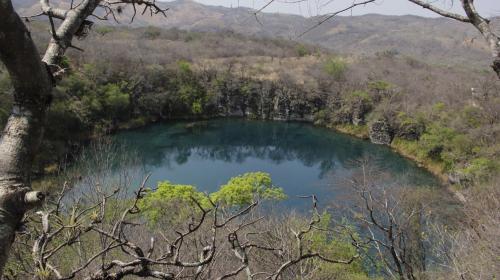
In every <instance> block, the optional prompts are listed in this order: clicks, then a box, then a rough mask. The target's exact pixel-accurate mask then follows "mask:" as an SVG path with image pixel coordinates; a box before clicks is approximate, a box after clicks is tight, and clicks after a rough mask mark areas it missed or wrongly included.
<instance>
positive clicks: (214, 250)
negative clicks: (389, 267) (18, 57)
mask: <svg viewBox="0 0 500 280" xmlns="http://www.w3.org/2000/svg"><path fill="white" fill-rule="evenodd" d="M147 179H148V177H146V178H145V179H144V180H143V181H142V183H141V185H140V187H139V188H138V189H137V191H136V192H135V195H134V197H133V199H132V200H131V201H130V200H129V201H128V202H123V200H120V203H121V204H126V206H124V207H119V206H117V205H116V201H117V200H116V199H117V198H118V195H119V193H121V192H122V191H123V189H122V188H116V189H110V188H109V187H108V188H103V187H102V186H99V185H98V184H96V185H93V186H92V195H94V196H95V198H96V199H95V201H94V202H92V203H89V202H87V203H85V202H84V200H83V199H81V198H75V200H71V199H68V197H70V196H71V195H72V194H71V192H72V191H74V189H73V187H72V186H74V185H72V184H71V183H68V182H65V183H64V185H63V187H62V190H61V191H60V192H59V193H58V194H57V195H55V196H54V197H51V198H50V199H48V204H47V205H46V207H44V209H43V210H40V211H38V212H36V213H32V214H31V215H28V219H30V220H31V222H30V223H29V227H28V228H27V230H26V232H25V234H23V235H21V238H19V241H18V242H17V244H16V245H18V246H19V247H18V248H19V251H21V252H25V251H28V250H27V249H30V250H31V256H22V255H20V254H14V255H15V256H18V257H17V258H16V257H14V258H15V259H16V260H15V261H17V262H19V263H23V265H22V266H23V267H24V269H23V270H22V271H21V272H18V273H17V275H16V274H10V275H11V277H16V278H13V279H17V277H19V278H23V277H30V278H34V279H38V280H48V279H54V280H55V279H57V280H63V279H65V280H66V279H86V280H116V279H123V278H124V277H126V276H138V277H151V278H156V279H181V278H189V279H220V280H222V279H229V278H234V277H236V276H238V275H239V274H243V275H244V276H245V278H246V279H271V280H279V279H290V277H295V276H303V275H304V274H305V273H306V271H305V270H304V269H300V271H299V272H296V271H295V270H294V269H295V268H296V267H297V266H299V265H300V264H302V263H303V262H307V261H308V260H311V259H315V260H319V261H320V262H325V263H333V264H350V263H352V262H353V261H354V260H356V259H357V258H358V255H353V256H351V257H350V258H348V259H345V260H341V259H340V260H339V259H335V258H331V257H329V256H328V255H325V254H323V253H321V252H319V251H316V250H315V249H313V248H311V246H309V245H308V244H309V242H308V240H309V238H310V234H311V233H313V232H314V231H317V230H322V231H324V230H328V229H321V228H319V224H320V223H321V215H320V214H319V213H318V210H317V201H316V198H315V196H306V197H304V198H306V199H312V201H313V205H312V210H313V211H312V217H311V219H310V220H309V221H307V222H306V221H304V223H302V224H301V225H300V226H298V227H299V229H297V230H294V229H293V226H291V225H290V224H286V227H284V228H283V229H284V230H283V231H282V230H277V231H274V232H273V231H272V230H271V229H272V225H273V224H272V223H265V219H264V217H262V216H259V215H258V211H256V210H257V206H258V205H259V201H254V202H253V203H251V204H250V205H248V206H245V207H243V208H240V209H231V210H227V209H222V208H220V207H219V205H216V204H215V203H212V206H211V207H209V208H208V209H207V208H206V207H205V208H204V207H203V206H201V204H200V203H199V202H198V201H196V200H195V199H194V198H193V199H192V201H193V206H194V208H193V209H192V210H193V212H192V216H191V219H187V222H182V224H183V225H173V224H171V227H170V228H160V229H159V230H158V231H157V233H156V234H155V233H152V232H151V230H150V229H148V228H147V224H146V223H145V221H144V219H143V218H142V217H141V216H140V215H138V214H139V213H140V212H141V209H140V206H139V205H140V203H139V201H140V200H141V199H142V198H143V196H144V195H145V194H146V193H147V188H146V182H147ZM182 206H185V205H179V207H182ZM186 224H187V225H186ZM288 232H291V233H292V234H288ZM289 244H292V245H289ZM71 252H74V253H73V254H72V253H71ZM262 252H271V257H269V256H267V257H265V256H264V257H265V260H266V261H267V263H269V262H270V263H271V265H270V266H268V267H262V266H258V265H256V264H253V265H252V264H251V262H255V261H256V260H255V259H254V258H256V257H257V256H259V255H261V254H262ZM68 256H74V257H73V258H74V259H75V261H74V262H72V263H70V264H69V265H62V264H63V263H66V264H67V263H68V261H67V260H66V259H67V258H68ZM261 257H262V255H261ZM270 260H272V261H270ZM312 268H314V266H313V267H312ZM312 268H311V269H309V270H313V269H312ZM290 270H292V271H291V273H290ZM284 275H287V276H286V277H285V276H284ZM8 279H10V278H8Z"/></svg>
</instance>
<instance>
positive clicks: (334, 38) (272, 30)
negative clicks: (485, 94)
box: [13, 0, 489, 67]
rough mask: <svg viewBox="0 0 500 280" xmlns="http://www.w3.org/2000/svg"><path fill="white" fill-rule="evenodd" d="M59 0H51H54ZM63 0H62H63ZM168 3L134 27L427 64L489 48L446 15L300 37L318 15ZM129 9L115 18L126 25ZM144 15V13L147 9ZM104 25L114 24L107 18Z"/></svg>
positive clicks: (392, 19)
mask: <svg viewBox="0 0 500 280" xmlns="http://www.w3.org/2000/svg"><path fill="white" fill-rule="evenodd" d="M59 1H61V0H53V1H51V3H57V2H59ZM13 2H14V4H15V6H16V8H17V9H18V11H19V12H20V13H21V14H23V15H28V14H35V13H36V12H39V10H40V8H39V4H38V1H36V0H13ZM66 2H67V1H66ZM159 5H160V6H162V7H168V8H169V10H168V11H167V18H164V17H162V16H160V15H156V16H153V17H150V16H146V15H140V12H139V14H138V15H137V17H136V19H135V21H134V22H133V23H132V25H133V26H147V25H151V26H157V27H162V28H179V29H183V30H193V31H210V32H217V31H228V30H230V31H234V32H237V33H242V34H246V35H252V36H263V37H271V38H273V37H281V38H286V39H291V40H298V41H301V42H305V43H312V44H318V45H320V46H323V47H326V48H328V49H330V50H332V51H335V52H338V53H342V54H354V55H373V54H375V53H381V52H389V53H399V54H403V55H409V56H413V57H416V58H419V59H422V60H424V61H426V62H431V63H437V62H439V63H442V64H468V65H475V66H481V67H486V66H487V65H488V64H489V53H488V47H487V45H486V43H485V42H484V40H483V39H482V37H481V36H480V34H479V33H478V32H477V31H476V30H475V29H474V28H473V27H472V26H470V25H468V24H465V23H460V22H457V21H453V20H450V19H446V18H423V17H417V16H410V15H407V16H385V15H375V14H370V15H363V16H346V17H344V16H339V17H336V18H334V19H333V20H330V21H328V22H325V23H324V24H322V25H320V26H319V27H317V28H315V29H313V30H311V31H310V32H308V33H306V34H305V35H303V36H301V37H299V36H298V35H299V34H301V33H302V32H303V31H305V30H307V29H308V28H309V27H311V26H313V25H314V24H315V23H316V22H318V21H319V20H320V19H321V17H314V18H305V17H302V16H297V15H289V14H276V13H259V14H258V15H257V18H258V19H256V17H255V15H254V14H253V12H254V10H252V9H249V8H227V7H221V6H207V5H203V4H200V3H197V2H194V1H191V0H178V1H174V2H166V3H160V4H159ZM131 14H132V9H131V7H130V6H128V7H125V9H123V12H122V13H121V15H119V16H118V18H119V21H120V22H121V23H126V24H128V23H129V20H130V18H131ZM146 14H147V13H146ZM107 24H116V23H114V22H112V21H109V22H108V23H107Z"/></svg>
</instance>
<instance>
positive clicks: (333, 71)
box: [323, 57, 347, 79]
mask: <svg viewBox="0 0 500 280" xmlns="http://www.w3.org/2000/svg"><path fill="white" fill-rule="evenodd" d="M323 70H324V71H325V73H327V74H328V75H330V76H331V77H332V78H333V79H340V78H342V77H343V76H344V74H345V71H346V70H347V64H346V63H345V62H344V61H343V60H342V59H340V58H338V57H331V58H329V59H328V60H327V61H326V62H325V64H324V66H323Z"/></svg>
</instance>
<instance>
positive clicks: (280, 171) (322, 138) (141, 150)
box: [113, 119, 438, 208]
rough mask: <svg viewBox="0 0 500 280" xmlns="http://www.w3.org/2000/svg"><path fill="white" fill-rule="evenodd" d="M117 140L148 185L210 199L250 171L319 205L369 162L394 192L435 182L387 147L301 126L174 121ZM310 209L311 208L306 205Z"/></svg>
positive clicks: (336, 197)
mask: <svg viewBox="0 0 500 280" xmlns="http://www.w3.org/2000/svg"><path fill="white" fill-rule="evenodd" d="M113 138H114V140H116V142H117V143H118V144H120V145H123V146H124V147H125V150H126V151H130V152H131V153H133V154H134V157H136V159H137V160H136V163H135V164H133V166H128V167H125V168H135V169H138V167H140V168H139V169H141V170H142V171H141V172H142V173H144V174H145V173H151V177H150V179H149V185H156V182H158V181H163V180H169V181H171V182H174V183H179V184H190V185H195V186H196V187H197V188H198V189H199V190H202V191H207V192H212V191H215V190H217V189H218V188H219V186H220V185H222V184H224V183H225V182H227V181H228V180H229V179H230V178H231V177H233V176H236V175H239V174H242V173H245V172H251V171H263V172H268V173H270V174H271V177H272V179H273V182H274V184H275V185H277V186H280V187H282V188H283V189H284V190H285V192H286V194H287V195H288V196H289V197H290V200H288V201H287V202H285V205H288V206H294V207H297V208H301V207H303V205H304V203H306V202H305V201H304V202H302V201H301V200H299V199H297V198H295V197H296V196H297V195H309V194H316V195H317V196H318V197H319V200H320V203H322V205H327V204H330V203H332V202H336V201H341V200H344V198H345V196H344V195H346V194H347V193H348V192H349V190H350V189H349V187H348V185H349V184H348V183H347V182H346V181H347V180H348V179H350V178H352V177H353V176H355V174H357V170H359V168H358V167H357V164H355V161H356V160H358V159H361V158H369V159H370V162H371V164H372V165H376V166H377V168H378V169H379V170H380V171H382V172H383V173H384V176H383V178H384V179H383V181H384V183H387V184H392V185H402V186H403V185H404V186H406V185H411V186H424V185H425V186H427V185H437V184H438V181H437V179H436V178H435V177H433V176H432V175H431V174H430V173H429V172H427V171H425V170H424V169H422V168H419V167H418V166H417V165H416V164H415V163H413V162H411V161H409V160H407V159H406V158H403V157H402V156H400V155H398V154H397V153H395V152H394V151H392V150H391V149H390V148H388V147H385V146H380V145H375V144H372V143H370V142H369V141H365V140H360V139H357V138H354V137H350V136H347V135H343V134H339V133H336V132H334V131H332V130H329V129H326V128H320V127H315V126H313V125H311V124H307V123H299V122H271V121H250V120H240V119H217V120H210V121H200V122H172V123H167V124H156V125H151V126H148V127H146V128H142V129H138V130H133V131H126V132H121V133H119V134H117V135H115V136H114V137H113ZM307 203H308V202H307Z"/></svg>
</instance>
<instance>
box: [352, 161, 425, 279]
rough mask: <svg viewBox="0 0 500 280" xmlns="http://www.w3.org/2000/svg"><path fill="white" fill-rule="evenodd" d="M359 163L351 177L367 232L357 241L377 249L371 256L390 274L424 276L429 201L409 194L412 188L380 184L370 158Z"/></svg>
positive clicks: (358, 212)
mask: <svg viewBox="0 0 500 280" xmlns="http://www.w3.org/2000/svg"><path fill="white" fill-rule="evenodd" d="M359 165H360V174H359V176H357V177H356V178H353V179H350V180H349V181H350V184H351V186H352V187H353V190H354V191H355V193H356V194H357V197H358V198H359V201H358V203H357V205H356V206H354V207H353V210H352V211H354V217H355V220H357V221H359V222H360V226H361V231H363V232H364V233H363V234H361V237H362V239H360V240H359V241H358V243H359V244H364V245H367V246H368V248H369V249H370V250H369V251H372V252H375V253H374V254H372V255H371V256H369V257H370V258H374V260H376V261H377V262H380V263H381V264H382V266H383V268H384V271H383V272H384V273H385V274H386V275H387V276H388V277H390V278H393V279H403V280H415V279H421V277H420V276H421V275H422V274H424V273H425V271H426V256H427V254H426V248H425V244H424V238H423V237H422V236H421V234H422V232H423V231H424V230H423V226H424V223H425V220H426V218H427V217H426V216H427V212H426V211H427V210H428V205H425V204H424V203H422V202H421V201H419V199H416V197H412V196H411V195H409V194H411V191H410V192H405V191H404V190H395V189H392V188H390V187H388V186H386V185H384V184H378V183H377V181H378V180H377V177H379V176H380V172H379V171H378V170H377V169H376V168H374V167H373V165H370V164H369V162H368V161H366V160H362V161H361V162H359ZM368 254H370V253H368Z"/></svg>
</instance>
